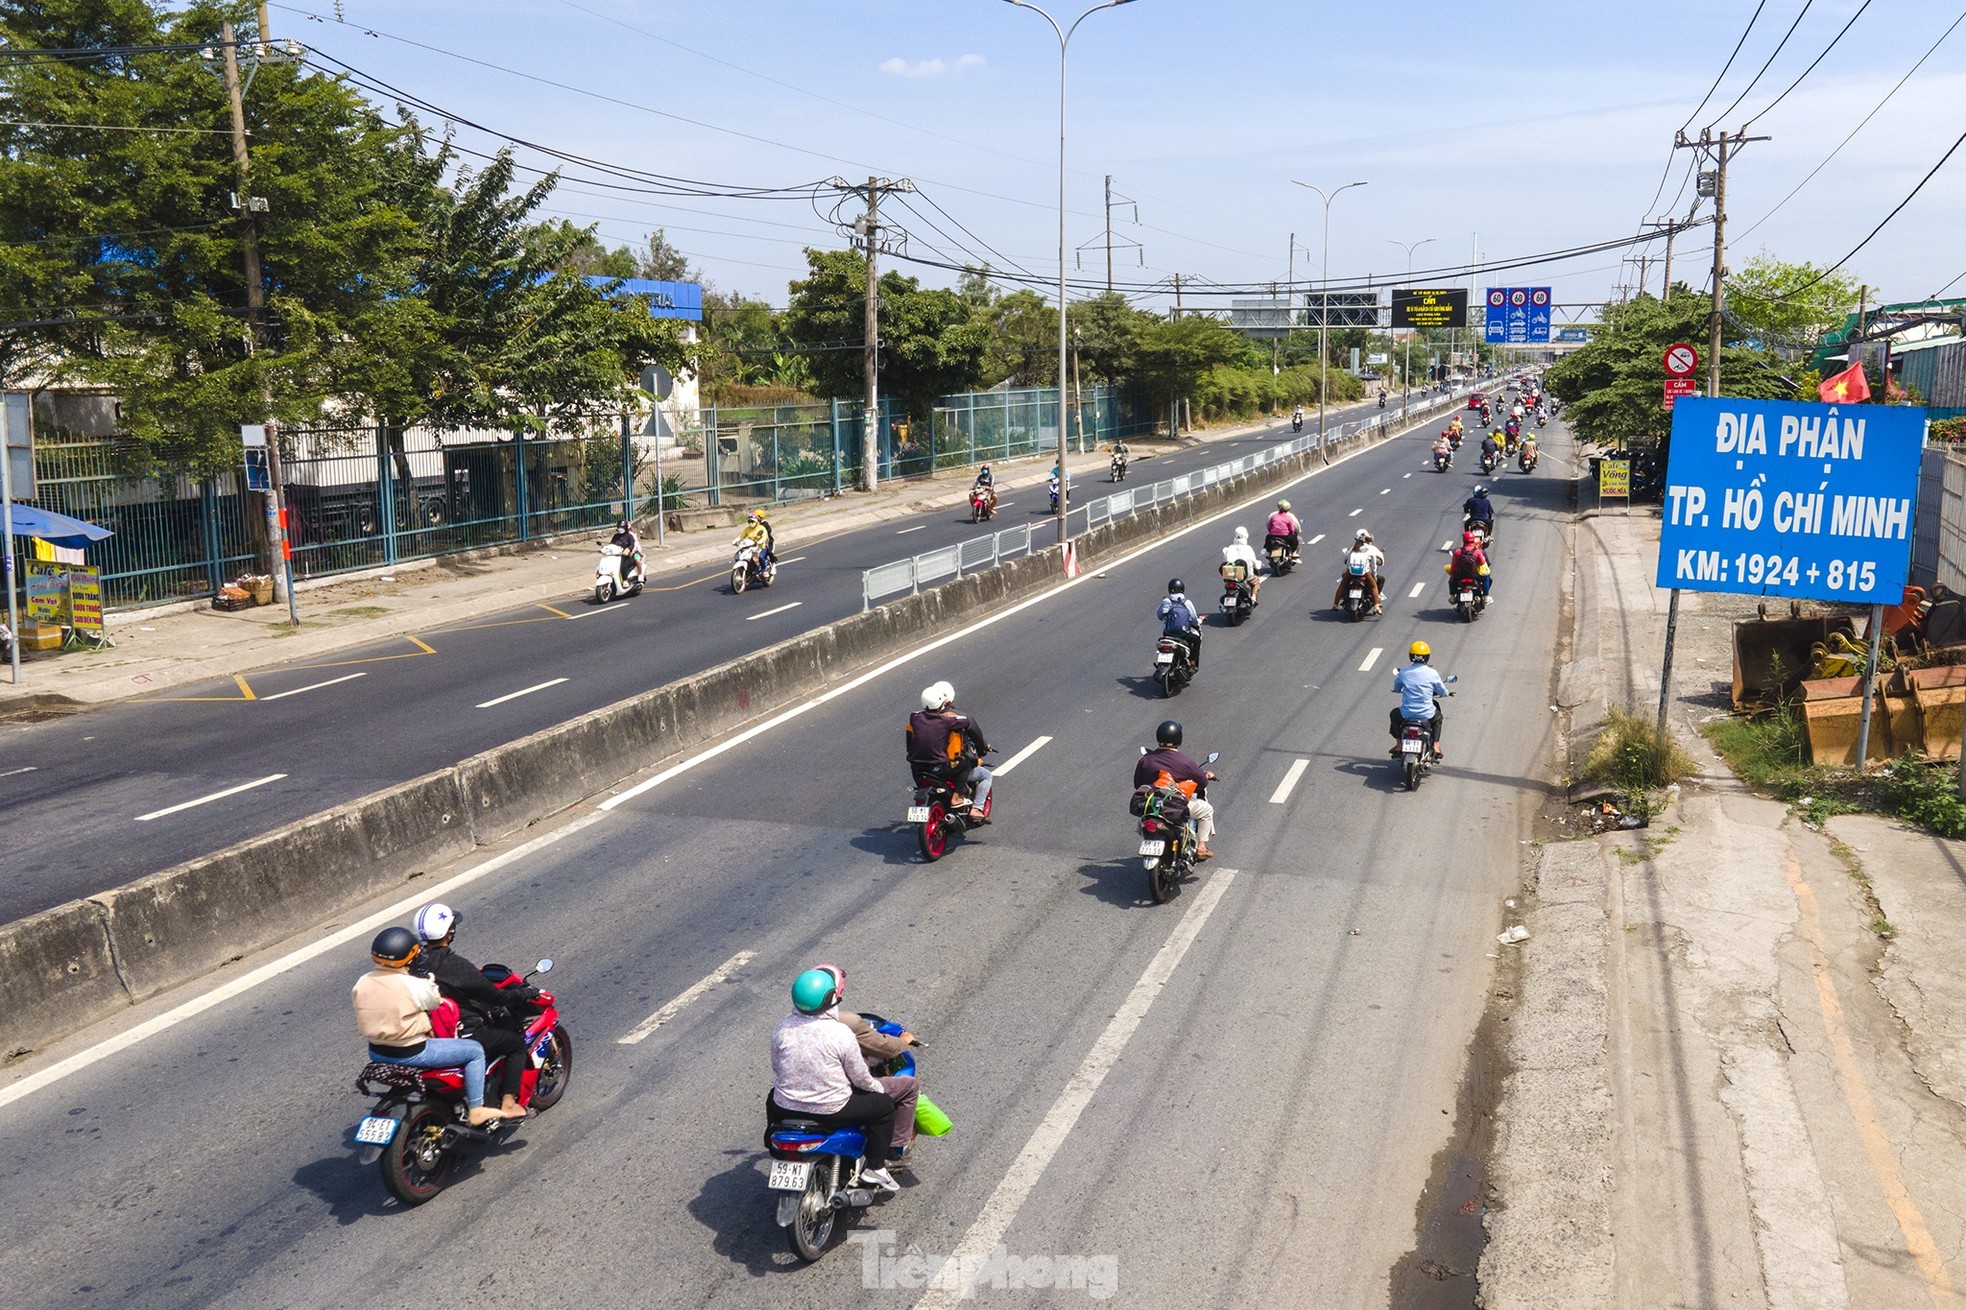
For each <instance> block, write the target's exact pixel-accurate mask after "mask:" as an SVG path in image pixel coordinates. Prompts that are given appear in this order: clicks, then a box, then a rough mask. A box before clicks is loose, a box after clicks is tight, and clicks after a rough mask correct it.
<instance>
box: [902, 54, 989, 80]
mask: <svg viewBox="0 0 1966 1310" xmlns="http://www.w3.org/2000/svg"><path fill="white" fill-rule="evenodd" d="M982 65H983V56H982V55H963V56H961V57H959V58H956V59H915V60H908V59H899V58H897V59H889V60H885V61H883V62H882V64H881V71H882V72H883V73H889V74H892V75H893V76H895V77H910V78H914V77H961V76H962V75H963V74H964V73H966V72H968V71H969V70H970V69H972V68H980V67H982Z"/></svg>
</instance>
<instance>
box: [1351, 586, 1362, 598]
mask: <svg viewBox="0 0 1966 1310" xmlns="http://www.w3.org/2000/svg"><path fill="white" fill-rule="evenodd" d="M1350 594H1351V598H1352V599H1353V600H1357V599H1358V598H1359V597H1361V596H1363V595H1365V592H1363V591H1362V590H1360V589H1359V588H1357V587H1353V588H1352V590H1351V593H1350Z"/></svg>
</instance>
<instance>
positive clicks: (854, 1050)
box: [765, 969, 901, 1192]
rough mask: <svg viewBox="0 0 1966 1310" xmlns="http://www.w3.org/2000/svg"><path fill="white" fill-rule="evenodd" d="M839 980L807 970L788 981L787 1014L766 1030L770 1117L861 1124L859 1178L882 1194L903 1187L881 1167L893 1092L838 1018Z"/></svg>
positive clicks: (836, 1124)
mask: <svg viewBox="0 0 1966 1310" xmlns="http://www.w3.org/2000/svg"><path fill="white" fill-rule="evenodd" d="M840 982H841V980H840V978H839V977H837V976H835V973H834V972H833V971H831V970H828V969H807V970H806V971H805V972H804V973H802V974H800V975H799V976H798V977H797V978H795V979H793V980H792V1013H791V1014H788V1015H786V1016H785V1017H784V1018H783V1019H781V1020H779V1022H778V1026H777V1027H776V1028H774V1029H772V1033H771V1095H770V1096H769V1097H767V1098H766V1099H765V1118H766V1119H767V1120H769V1121H770V1122H771V1123H774V1124H775V1123H778V1122H780V1121H782V1120H785V1119H803V1120H807V1121H809V1122H811V1123H814V1124H817V1125H818V1126H819V1127H821V1128H828V1129H831V1128H844V1127H847V1126H849V1125H852V1126H859V1127H861V1128H863V1129H864V1132H865V1136H866V1139H867V1153H866V1161H867V1164H866V1168H864V1169H863V1170H862V1171H861V1174H860V1177H861V1180H862V1181H863V1182H865V1183H867V1184H869V1185H870V1186H873V1187H878V1188H880V1189H881V1190H882V1191H885V1192H898V1191H900V1190H901V1185H900V1184H899V1183H897V1182H895V1181H894V1177H893V1175H891V1174H889V1173H888V1171H887V1168H886V1165H887V1157H888V1151H889V1147H890V1145H891V1143H892V1142H893V1139H894V1114H895V1102H894V1098H893V1097H892V1096H890V1095H889V1094H888V1089H887V1088H886V1087H884V1086H883V1085H882V1083H881V1080H880V1079H878V1078H876V1077H874V1075H873V1074H872V1073H870V1072H868V1069H867V1061H866V1060H865V1058H863V1057H862V1056H861V1054H860V1043H859V1042H858V1041H857V1040H856V1039H855V1038H854V1035H853V1031H852V1030H851V1029H849V1028H848V1027H847V1026H846V1024H845V1023H843V1022H841V1020H840V1017H839V1015H840V1008H839V1007H840Z"/></svg>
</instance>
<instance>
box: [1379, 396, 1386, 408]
mask: <svg viewBox="0 0 1966 1310" xmlns="http://www.w3.org/2000/svg"><path fill="white" fill-rule="evenodd" d="M1385 407H1386V398H1385V397H1384V396H1380V397H1379V408H1380V409H1384V408H1385Z"/></svg>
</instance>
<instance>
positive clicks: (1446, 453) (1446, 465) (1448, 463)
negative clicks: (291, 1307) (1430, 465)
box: [1434, 448, 1454, 473]
mask: <svg viewBox="0 0 1966 1310" xmlns="http://www.w3.org/2000/svg"><path fill="white" fill-rule="evenodd" d="M1453 467H1454V451H1453V450H1452V449H1451V448H1450V449H1446V450H1436V451H1434V472H1436V473H1445V472H1447V470H1449V469H1451V468H1453Z"/></svg>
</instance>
